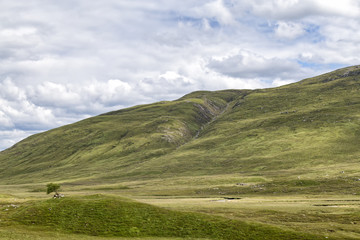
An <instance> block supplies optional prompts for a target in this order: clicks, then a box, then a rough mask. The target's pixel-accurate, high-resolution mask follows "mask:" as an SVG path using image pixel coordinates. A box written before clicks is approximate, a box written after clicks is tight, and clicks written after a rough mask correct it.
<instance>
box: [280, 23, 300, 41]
mask: <svg viewBox="0 0 360 240" xmlns="http://www.w3.org/2000/svg"><path fill="white" fill-rule="evenodd" d="M304 33H305V30H304V27H303V26H302V24H299V23H292V22H283V21H279V22H278V23H277V24H276V29H275V34H276V35H277V36H278V37H280V38H288V39H294V38H297V37H299V36H301V35H303V34H304Z"/></svg>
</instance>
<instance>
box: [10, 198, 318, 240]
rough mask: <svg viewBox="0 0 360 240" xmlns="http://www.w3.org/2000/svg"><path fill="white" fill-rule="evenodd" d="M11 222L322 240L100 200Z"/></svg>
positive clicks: (127, 232)
mask: <svg viewBox="0 0 360 240" xmlns="http://www.w3.org/2000/svg"><path fill="white" fill-rule="evenodd" d="M12 219H13V220H14V221H17V222H20V223H22V224H25V225H31V226H46V227H48V228H50V229H53V230H57V231H65V232H72V233H81V234H87V235H94V236H121V237H192V238H211V239H234V240H235V239H320V237H317V236H311V235H307V234H302V233H295V232H290V231H284V230H282V229H279V228H274V227H270V226H266V225H259V224H249V223H245V222H241V221H235V220H230V219H226V218H221V217H214V216H208V215H203V214H198V213H186V212H176V211H170V210H166V209H163V208H159V207H155V206H152V205H148V204H143V203H138V202H134V201H131V200H128V199H122V198H115V197H109V196H102V195H92V196H88V197H81V198H80V197H70V198H64V199H50V200H46V201H35V202H29V203H27V204H24V205H23V206H22V207H21V208H19V210H17V211H16V212H15V213H13V215H12ZM321 238H323V237H321Z"/></svg>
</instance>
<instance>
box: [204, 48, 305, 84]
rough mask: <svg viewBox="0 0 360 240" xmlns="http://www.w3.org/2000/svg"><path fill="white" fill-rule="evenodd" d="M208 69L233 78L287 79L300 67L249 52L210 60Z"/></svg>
mask: <svg viewBox="0 0 360 240" xmlns="http://www.w3.org/2000/svg"><path fill="white" fill-rule="evenodd" d="M208 67H209V68H210V69H213V70H214V71H217V72H219V73H221V74H224V75H228V76H231V77H234V78H262V79H274V78H281V77H282V78H289V77H292V75H293V74H294V72H297V71H299V69H300V67H299V65H298V64H297V63H296V62H293V61H290V60H288V59H280V58H276V57H275V58H266V57H263V56H260V55H257V54H255V53H252V52H249V51H241V52H239V53H238V54H236V55H232V56H227V57H224V58H222V59H211V60H210V61H209V64H208Z"/></svg>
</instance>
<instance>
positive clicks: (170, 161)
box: [0, 66, 360, 192]
mask: <svg viewBox="0 0 360 240" xmlns="http://www.w3.org/2000/svg"><path fill="white" fill-rule="evenodd" d="M359 91H360V67H359V66H354V67H349V68H344V69H339V70H337V71H334V72H331V73H327V74H324V75H321V76H317V77H314V78H309V79H305V80H302V81H300V82H297V83H293V84H290V85H286V86H282V87H278V88H271V89H258V90H224V91H215V92H208V91H201V92H194V93H190V94H188V95H185V96H184V97H182V98H180V99H178V100H175V101H169V102H158V103H154V104H148V105H141V106H135V107H131V108H127V109H122V110H119V111H115V112H110V113H106V114H103V115H100V116H96V117H92V118H89V119H85V120H83V121H80V122H77V123H74V124H70V125H67V126H63V127H60V128H57V129H53V130H50V131H47V132H44V133H40V134H36V135H33V136H31V137H29V138H27V139H25V140H23V141H21V142H19V143H17V144H15V145H14V146H13V147H11V148H9V149H7V150H5V151H3V152H1V153H0V163H1V165H0V183H2V184H10V183H12V184H14V183H38V182H49V181H66V182H80V181H101V182H112V183H113V182H119V181H125V180H126V181H130V180H138V179H143V180H144V179H156V178H170V177H176V176H177V177H186V176H202V175H218V174H243V175H247V176H249V175H251V176H259V175H261V176H263V177H265V179H266V178H271V179H272V181H271V183H269V182H267V183H266V184H268V185H267V187H268V188H269V189H271V190H269V191H273V190H274V189H275V188H278V187H279V184H280V185H281V184H282V183H283V182H284V181H283V179H282V178H287V182H286V184H287V185H288V186H291V187H293V188H294V189H299V187H301V186H299V183H298V182H297V180H296V177H298V176H301V178H302V179H303V178H304V177H305V178H307V179H309V181H308V182H304V183H301V184H300V185H304V184H305V185H306V186H307V187H308V188H307V189H313V191H317V190H318V189H319V188H321V189H322V188H323V186H324V185H331V183H332V181H336V184H337V185H338V186H339V187H338V188H337V190H338V189H342V190H344V188H343V186H344V185H346V186H351V187H350V190H349V191H358V186H357V182H356V180H357V179H359V178H360V175H359V174H358V172H359V170H360V169H359V167H358V164H357V162H358V159H359V157H360V148H358V144H357V143H358V141H359V140H360V134H359V133H360V131H359V130H360V120H359V116H360V95H359ZM343 173H346V177H345V175H342V174H343ZM289 176H291V179H290V180H289ZM299 178H300V177H299ZM342 183H343V184H342ZM346 189H348V188H346ZM346 189H345V190H346ZM333 190H335V189H333ZM345 190H344V191H345ZM289 191H291V189H290V190H289ZM326 191H327V190H326ZM328 191H330V192H331V191H332V188H331V187H329V189H328Z"/></svg>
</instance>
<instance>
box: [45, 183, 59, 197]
mask: <svg viewBox="0 0 360 240" xmlns="http://www.w3.org/2000/svg"><path fill="white" fill-rule="evenodd" d="M46 187H47V189H46V193H47V194H50V193H52V192H54V193H55V195H54V198H59V197H61V195H60V194H59V193H58V190H59V189H60V185H59V184H56V183H49V184H47V185H46Z"/></svg>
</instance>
